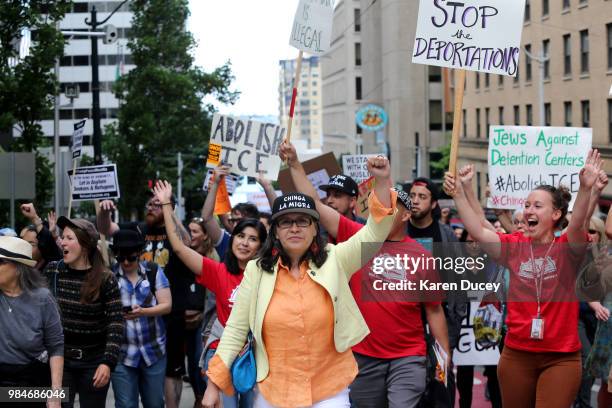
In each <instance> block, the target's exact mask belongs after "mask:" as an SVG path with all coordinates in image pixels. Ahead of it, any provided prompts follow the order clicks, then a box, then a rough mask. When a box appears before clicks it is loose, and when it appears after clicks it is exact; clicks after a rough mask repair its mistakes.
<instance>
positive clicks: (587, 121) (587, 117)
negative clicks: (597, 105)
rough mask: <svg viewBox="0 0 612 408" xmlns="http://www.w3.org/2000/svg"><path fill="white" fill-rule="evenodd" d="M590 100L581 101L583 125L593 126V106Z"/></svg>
mask: <svg viewBox="0 0 612 408" xmlns="http://www.w3.org/2000/svg"><path fill="white" fill-rule="evenodd" d="M590 105H591V104H590V102H589V101H580V110H581V111H582V127H587V128H588V127H591V106H590Z"/></svg>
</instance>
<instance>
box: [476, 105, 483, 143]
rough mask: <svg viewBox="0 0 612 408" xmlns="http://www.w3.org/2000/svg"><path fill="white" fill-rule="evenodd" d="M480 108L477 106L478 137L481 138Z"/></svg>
mask: <svg viewBox="0 0 612 408" xmlns="http://www.w3.org/2000/svg"><path fill="white" fill-rule="evenodd" d="M480 130H481V129H480V108H476V137H477V138H480V137H481V136H482V135H481V132H480Z"/></svg>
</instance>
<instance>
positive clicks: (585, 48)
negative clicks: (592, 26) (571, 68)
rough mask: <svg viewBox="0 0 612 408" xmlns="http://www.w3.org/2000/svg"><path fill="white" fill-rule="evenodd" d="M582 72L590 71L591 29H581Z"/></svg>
mask: <svg viewBox="0 0 612 408" xmlns="http://www.w3.org/2000/svg"><path fill="white" fill-rule="evenodd" d="M580 72H581V73H583V74H585V73H588V72H589V30H582V31H580Z"/></svg>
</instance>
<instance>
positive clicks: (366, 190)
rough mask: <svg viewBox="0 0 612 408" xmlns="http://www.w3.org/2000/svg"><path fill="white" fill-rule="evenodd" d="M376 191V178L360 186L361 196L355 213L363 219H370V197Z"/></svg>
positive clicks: (371, 178)
mask: <svg viewBox="0 0 612 408" xmlns="http://www.w3.org/2000/svg"><path fill="white" fill-rule="evenodd" d="M372 191H374V177H370V178H368V179H367V180H364V181H363V182H361V183H360V184H359V196H358V197H357V205H356V206H355V213H356V214H357V216H359V217H361V218H368V215H369V214H370V210H369V208H368V197H370V193H371V192H372Z"/></svg>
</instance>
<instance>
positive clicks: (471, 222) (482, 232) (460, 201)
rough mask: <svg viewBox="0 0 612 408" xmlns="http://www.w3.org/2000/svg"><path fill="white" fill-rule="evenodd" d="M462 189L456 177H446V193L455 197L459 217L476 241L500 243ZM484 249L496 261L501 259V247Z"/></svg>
mask: <svg viewBox="0 0 612 408" xmlns="http://www.w3.org/2000/svg"><path fill="white" fill-rule="evenodd" d="M462 187H463V186H462V185H461V183H457V182H456V181H455V176H453V175H452V174H451V173H448V172H447V173H446V174H445V175H444V191H445V192H446V194H448V195H449V196H451V197H453V200H454V201H455V206H456V207H457V211H458V212H459V217H461V221H463V225H464V226H465V228H466V229H467V230H468V232H469V233H470V235H471V236H472V237H473V238H474V240H475V241H477V242H483V243H500V239H499V236H498V235H497V234H496V233H495V232H494V231H491V230H489V229H487V228H485V227H484V226H483V225H482V220H481V216H480V215H479V214H478V213H476V212H475V211H474V209H473V208H472V206H471V205H470V203H469V201H468V200H467V197H466V196H465V192H464V191H463V188H462ZM484 247H485V248H484V249H485V250H486V251H487V253H489V255H491V256H492V257H493V258H494V259H498V258H499V256H500V254H501V248H500V247H499V245H485V246H484Z"/></svg>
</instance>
